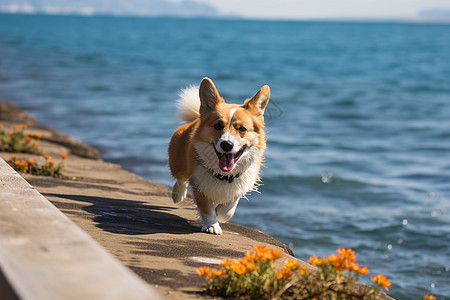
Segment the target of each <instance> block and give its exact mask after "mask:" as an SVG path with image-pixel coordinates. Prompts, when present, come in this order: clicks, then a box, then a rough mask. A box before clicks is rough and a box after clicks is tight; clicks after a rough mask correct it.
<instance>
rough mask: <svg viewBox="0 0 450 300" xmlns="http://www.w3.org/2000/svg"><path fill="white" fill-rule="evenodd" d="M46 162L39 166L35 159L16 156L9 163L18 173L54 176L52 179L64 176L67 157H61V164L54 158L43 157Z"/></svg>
mask: <svg viewBox="0 0 450 300" xmlns="http://www.w3.org/2000/svg"><path fill="white" fill-rule="evenodd" d="M43 160H44V162H43V163H41V164H39V163H38V162H36V161H35V160H34V159H32V158H30V159H28V160H25V159H18V158H17V157H16V156H15V155H13V156H12V157H11V159H10V160H8V161H7V163H8V164H9V165H10V166H11V167H12V168H13V169H14V170H16V171H17V172H21V173H28V174H32V175H39V176H52V177H60V178H63V177H64V176H63V175H62V174H61V170H62V169H63V168H64V163H63V161H64V160H67V156H65V155H61V161H60V162H59V163H57V164H56V163H55V162H53V160H52V157H51V156H49V155H44V156H43Z"/></svg>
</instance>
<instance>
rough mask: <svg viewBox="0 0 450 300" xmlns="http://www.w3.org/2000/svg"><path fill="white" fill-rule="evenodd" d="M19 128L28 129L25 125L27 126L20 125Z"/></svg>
mask: <svg viewBox="0 0 450 300" xmlns="http://www.w3.org/2000/svg"><path fill="white" fill-rule="evenodd" d="M20 128H22V129H27V128H28V125H27V124H20Z"/></svg>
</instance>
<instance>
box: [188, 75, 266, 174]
mask: <svg viewBox="0 0 450 300" xmlns="http://www.w3.org/2000/svg"><path fill="white" fill-rule="evenodd" d="M199 93H200V124H199V130H198V131H197V135H196V137H195V144H196V152H197V156H198V158H199V159H200V160H201V161H202V163H203V164H204V165H205V166H206V167H208V168H211V169H213V170H217V171H218V170H219V169H220V171H221V172H222V173H227V172H231V173H237V172H241V171H243V170H245V169H246V168H248V166H249V165H250V164H252V163H255V162H257V163H260V161H257V160H258V159H260V160H262V153H263V151H264V149H265V148H266V137H265V131H264V109H265V108H266V106H267V103H268V101H269V97H270V88H269V86H267V85H265V86H263V87H262V88H261V89H260V90H259V91H258V92H257V93H256V95H255V96H253V97H252V98H250V99H247V100H245V102H244V103H243V104H242V105H237V104H227V103H225V101H224V99H223V98H222V97H221V96H220V95H219V92H218V91H217V89H216V87H215V86H214V83H213V82H212V81H211V80H210V79H209V78H204V79H203V80H202V82H201V84H200V91H199ZM235 170H237V171H236V172H234V171H235Z"/></svg>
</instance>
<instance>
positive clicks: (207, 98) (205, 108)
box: [199, 77, 223, 116]
mask: <svg viewBox="0 0 450 300" xmlns="http://www.w3.org/2000/svg"><path fill="white" fill-rule="evenodd" d="M199 93H200V116H203V115H206V114H208V113H210V112H212V111H213V110H215V109H216V106H217V104H219V103H221V102H223V99H222V97H220V95H219V92H218V91H217V89H216V86H215V85H214V83H213V82H212V80H211V79H209V78H208V77H205V78H203V80H202V83H200V90H199Z"/></svg>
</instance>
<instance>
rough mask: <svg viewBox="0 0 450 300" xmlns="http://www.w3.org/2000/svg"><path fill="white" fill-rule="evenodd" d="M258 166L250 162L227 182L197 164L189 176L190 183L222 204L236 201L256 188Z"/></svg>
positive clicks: (215, 201) (216, 202)
mask: <svg viewBox="0 0 450 300" xmlns="http://www.w3.org/2000/svg"><path fill="white" fill-rule="evenodd" d="M258 172H259V166H258V165H256V164H252V165H250V166H249V167H248V169H247V170H245V171H244V172H243V173H242V174H240V175H239V178H235V179H234V180H233V182H231V183H229V182H228V181H226V180H223V181H221V180H220V179H218V178H216V177H215V176H214V175H213V174H211V172H209V171H208V170H207V169H206V168H205V167H203V166H202V165H198V166H197V167H196V168H195V170H194V173H193V174H192V177H191V184H195V185H196V186H197V187H198V188H199V189H200V190H201V191H202V193H203V194H204V195H205V196H206V197H208V198H209V199H211V200H212V201H214V203H215V204H216V205H217V204H222V203H229V202H231V201H236V200H238V199H239V198H242V197H243V196H244V195H245V194H247V193H248V192H251V191H253V190H256V180H257V179H258Z"/></svg>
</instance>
